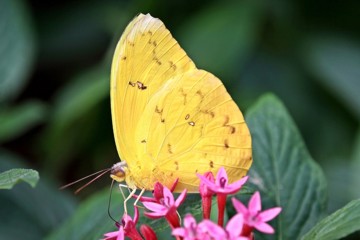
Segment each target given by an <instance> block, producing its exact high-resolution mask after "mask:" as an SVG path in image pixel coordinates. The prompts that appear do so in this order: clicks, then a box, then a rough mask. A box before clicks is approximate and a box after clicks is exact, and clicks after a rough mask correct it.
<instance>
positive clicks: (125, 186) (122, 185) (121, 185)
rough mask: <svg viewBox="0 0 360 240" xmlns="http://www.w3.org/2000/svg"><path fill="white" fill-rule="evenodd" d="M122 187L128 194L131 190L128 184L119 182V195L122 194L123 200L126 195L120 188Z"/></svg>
mask: <svg viewBox="0 0 360 240" xmlns="http://www.w3.org/2000/svg"><path fill="white" fill-rule="evenodd" d="M123 188H126V189H127V190H128V191H129V194H130V193H131V191H130V188H129V186H128V185H125V184H119V189H120V192H121V195H122V196H123V199H124V200H125V199H126V197H125V194H124V191H123V190H122V189H123Z"/></svg>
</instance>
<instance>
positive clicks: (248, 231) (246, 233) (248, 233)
mask: <svg viewBox="0 0 360 240" xmlns="http://www.w3.org/2000/svg"><path fill="white" fill-rule="evenodd" d="M253 230H254V228H253V227H250V226H249V225H247V224H244V226H243V229H242V231H241V236H244V237H251V234H252V231H253Z"/></svg>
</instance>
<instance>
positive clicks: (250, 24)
mask: <svg viewBox="0 0 360 240" xmlns="http://www.w3.org/2000/svg"><path fill="white" fill-rule="evenodd" d="M262 7H263V6H261V5H260V4H259V2H257V1H251V0H250V1H248V0H245V1H226V2H223V1H222V2H215V4H212V5H210V7H206V8H204V10H203V11H202V12H200V13H199V14H196V15H195V16H194V17H190V18H189V19H188V21H187V22H185V24H183V26H182V29H181V30H180V33H179V36H180V38H179V40H180V44H181V45H182V47H183V48H184V49H185V51H186V52H187V53H188V54H189V55H190V57H192V58H193V60H194V62H195V63H196V64H197V65H198V67H199V68H204V69H208V70H211V71H210V72H213V73H215V74H216V75H221V76H223V77H224V76H226V74H229V73H230V72H233V71H232V70H233V69H238V68H239V66H240V65H241V64H242V63H244V60H245V59H246V58H247V57H248V56H249V54H250V53H251V50H252V49H253V48H254V47H255V43H256V39H257V37H258V33H259V31H260V26H261V23H262V22H263V21H262V15H261V13H262ZM175 35H176V34H175ZM209 49H211V51H209ZM230 77H231V76H227V77H225V79H226V78H230Z"/></svg>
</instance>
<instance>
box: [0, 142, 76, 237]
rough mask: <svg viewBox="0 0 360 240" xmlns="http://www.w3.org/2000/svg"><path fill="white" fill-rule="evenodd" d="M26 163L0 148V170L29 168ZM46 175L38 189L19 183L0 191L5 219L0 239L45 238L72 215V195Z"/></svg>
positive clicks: (1, 213)
mask: <svg viewBox="0 0 360 240" xmlns="http://www.w3.org/2000/svg"><path fill="white" fill-rule="evenodd" d="M24 163H25V161H24V159H21V158H19V157H18V156H16V155H14V154H12V153H9V152H8V151H5V150H3V149H1V148H0V172H2V171H5V170H6V169H11V168H28V166H26V165H24ZM43 175H44V174H42V178H41V179H40V181H39V182H38V184H37V186H36V187H35V188H32V187H30V186H29V185H28V184H19V185H17V186H16V187H14V188H13V189H12V190H11V191H9V190H6V191H4V190H3V191H0V206H2V207H1V208H0V209H1V210H0V219H6V221H1V224H0V239H24V238H25V239H27V240H37V239H43V238H44V236H45V234H46V233H48V232H49V231H51V230H52V229H54V228H57V227H58V226H59V224H61V223H62V222H63V221H64V220H65V219H66V218H68V217H69V216H70V215H71V214H72V212H73V211H74V208H75V202H74V199H73V197H72V196H71V195H69V194H68V193H67V192H65V191H59V190H58V189H57V186H53V185H52V184H51V183H50V182H49V181H47V180H46V177H45V176H43ZM19 229H21V231H19ZM24 233H26V235H24Z"/></svg>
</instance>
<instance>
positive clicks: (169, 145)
mask: <svg viewBox="0 0 360 240" xmlns="http://www.w3.org/2000/svg"><path fill="white" fill-rule="evenodd" d="M167 147H168V152H169V153H170V154H172V153H173V151H172V149H171V144H170V143H168V145H167Z"/></svg>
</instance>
